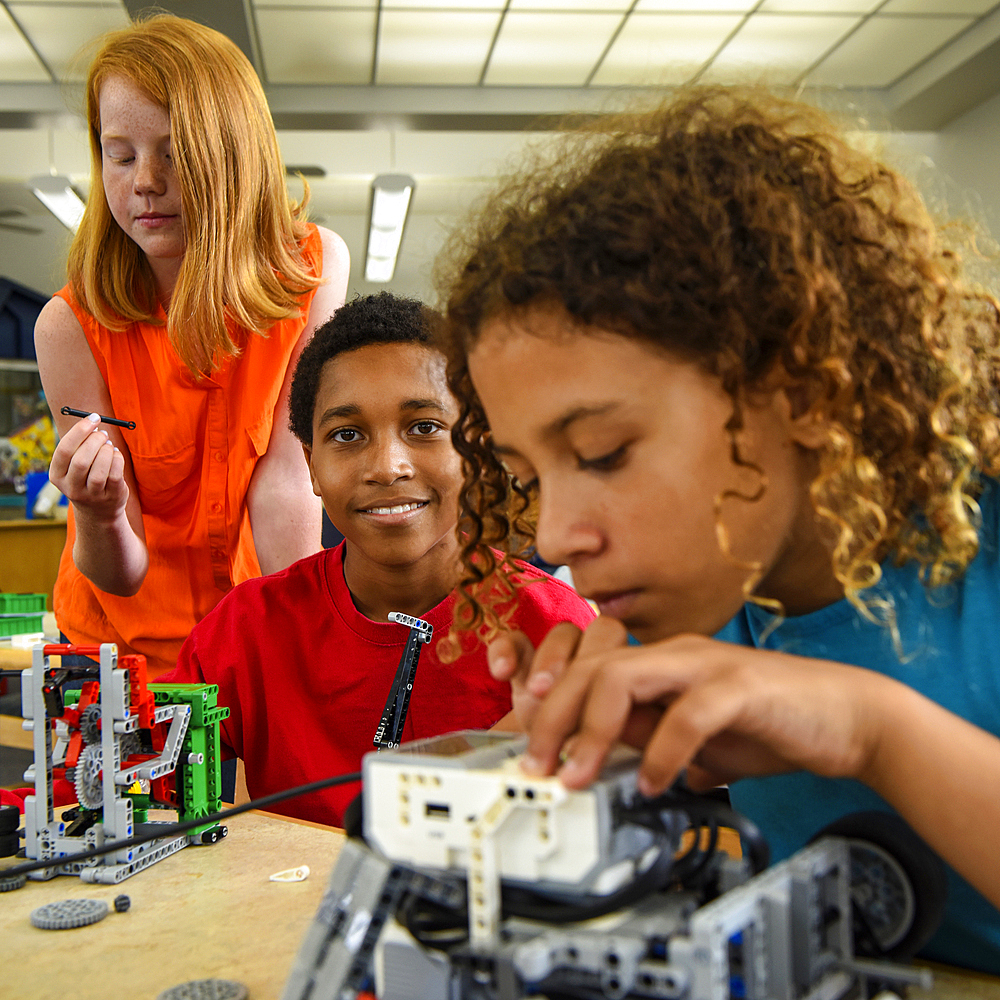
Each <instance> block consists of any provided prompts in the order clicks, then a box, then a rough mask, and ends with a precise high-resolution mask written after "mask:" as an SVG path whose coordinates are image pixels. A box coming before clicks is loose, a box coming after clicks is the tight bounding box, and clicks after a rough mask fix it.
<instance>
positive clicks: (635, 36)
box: [591, 0, 743, 87]
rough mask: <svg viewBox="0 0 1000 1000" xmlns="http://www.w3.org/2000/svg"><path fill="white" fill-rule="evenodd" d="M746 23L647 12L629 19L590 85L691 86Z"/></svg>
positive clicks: (732, 17) (729, 18)
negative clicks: (696, 75)
mask: <svg viewBox="0 0 1000 1000" xmlns="http://www.w3.org/2000/svg"><path fill="white" fill-rule="evenodd" d="M639 3H640V5H641V4H644V3H645V0H639ZM742 20H743V18H742V17H740V16H739V15H724V14H716V15H708V16H699V15H687V14H655V13H654V14H649V13H646V12H645V7H643V8H642V9H641V10H637V11H636V13H634V14H632V15H630V16H629V18H628V20H627V21H626V22H625V25H624V27H623V28H622V30H621V32H620V33H619V35H618V37H617V38H616V39H615V42H614V45H612V46H611V49H610V50H609V52H608V54H607V55H606V56H605V57H604V61H603V62H602V63H601V65H600V67H599V68H598V70H597V72H596V73H595V74H594V78H593V80H592V81H591V82H592V83H593V84H594V85H595V86H602V87H604V86H607V87H616V86H646V85H666V84H676V83H681V82H683V81H685V80H689V79H690V78H691V77H692V76H693V75H694V74H695V73H696V72H697V71H698V70H699V69H701V67H702V66H704V65H705V63H706V62H707V61H708V60H709V59H711V57H712V56H713V55H714V54H715V53H716V52H717V51H718V49H719V46H720V45H722V43H723V42H725V40H726V39H727V38H728V37H729V35H731V34H732V33H733V32H734V31H735V30H736V29H737V28H738V27H739V26H740V23H741V22H742Z"/></svg>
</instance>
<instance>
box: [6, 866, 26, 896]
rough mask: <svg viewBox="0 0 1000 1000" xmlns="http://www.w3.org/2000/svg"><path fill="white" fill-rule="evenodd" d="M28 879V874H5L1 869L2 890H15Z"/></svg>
mask: <svg viewBox="0 0 1000 1000" xmlns="http://www.w3.org/2000/svg"><path fill="white" fill-rule="evenodd" d="M27 881H28V876H27V875H5V874H4V873H3V872H2V871H0V892H13V891H14V890H15V889H20V888H22V887H23V886H24V884H25V883H26V882H27Z"/></svg>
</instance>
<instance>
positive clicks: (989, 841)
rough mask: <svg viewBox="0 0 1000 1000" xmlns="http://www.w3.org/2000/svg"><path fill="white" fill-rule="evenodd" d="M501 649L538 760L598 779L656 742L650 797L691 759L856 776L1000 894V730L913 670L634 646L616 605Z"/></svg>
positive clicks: (731, 771)
mask: <svg viewBox="0 0 1000 1000" xmlns="http://www.w3.org/2000/svg"><path fill="white" fill-rule="evenodd" d="M550 640H551V641H550ZM490 663H491V669H492V670H493V672H494V675H495V676H497V677H508V678H510V679H511V680H512V681H513V682H514V685H515V699H514V701H515V706H516V707H517V706H518V705H519V704H520V707H521V708H525V707H526V708H527V710H528V711H527V715H528V718H527V719H523V720H522V721H525V722H526V726H527V729H528V732H529V743H528V750H527V753H526V756H525V767H526V769H527V770H529V771H530V772H532V773H538V774H550V773H553V772H555V771H557V770H558V773H559V775H560V777H561V778H562V780H563V781H564V783H565V784H566V785H568V786H569V787H571V788H580V787H584V786H586V785H587V784H589V783H590V782H591V781H592V780H593V779H594V778H595V777H596V776H597V775H598V773H599V772H600V768H601V765H602V763H603V761H604V758H605V756H606V755H607V753H608V751H609V750H610V749H611V747H612V746H613V745H614V744H615V742H617V741H618V740H625V741H626V742H628V743H630V744H631V745H633V746H636V747H640V748H642V749H643V751H644V752H643V759H642V764H641V767H640V772H639V787H640V790H642V791H643V792H644V793H646V794H650V795H652V794H656V793H659V792H661V791H663V790H664V789H665V788H667V787H668V786H669V785H670V784H671V783H672V782H673V781H674V780H675V779H676V777H677V776H678V775H679V774H680V772H681V771H682V770H684V769H685V768H687V775H688V781H689V783H690V784H691V785H692V787H695V788H702V789H705V788H709V787H712V786H715V785H719V784H724V783H726V782H731V781H735V780H737V779H738V778H742V777H749V776H757V775H765V774H777V773H782V772H787V771H793V770H801V769H805V770H809V771H812V772H813V773H815V774H819V775H823V776H826V777H836V778H854V779H856V780H858V781H861V782H863V783H864V784H866V785H868V786H869V787H870V788H872V789H873V790H874V791H876V792H877V793H878V794H880V795H881V796H882V797H883V798H884V799H885V800H886V801H887V802H889V803H890V804H891V805H892V806H893V807H894V808H895V809H897V810H898V812H899V813H900V815H901V816H903V818H904V819H905V820H907V822H908V823H909V824H910V825H911V826H912V827H913V828H914V830H916V832H917V833H918V834H920V836H921V837H923V839H924V840H925V841H926V842H927V843H928V844H929V845H930V846H931V847H932V848H934V850H936V851H937V852H938V853H939V854H940V855H941V857H942V858H944V859H945V860H946V861H947V862H948V863H949V864H950V865H951V866H952V867H953V868H955V870H956V871H958V872H959V873H961V874H962V876H963V877H964V878H966V879H967V880H968V881H969V882H970V883H971V884H972V885H974V886H975V887H976V888H977V889H979V891H980V892H982V893H983V894H984V895H985V896H986V897H987V898H988V899H990V901H991V902H992V903H993V904H994V905H996V906H1000V865H997V864H996V857H997V852H996V840H997V833H996V831H997V830H1000V795H998V794H997V789H1000V739H997V738H996V737H994V736H992V735H990V734H989V733H987V732H985V731H983V730H981V729H979V728H978V727H976V726H973V725H972V724H971V723H969V722H966V721H965V720H963V719H961V718H959V717H958V716H956V715H954V714H952V713H951V712H948V711H947V710H945V709H943V708H942V707H941V706H939V705H937V704H935V703H934V702H932V701H930V700H929V699H927V698H925V697H924V696H923V695H921V694H919V693H918V692H916V691H914V690H912V689H911V688H909V687H907V686H905V685H903V684H901V683H899V682H898V681H895V680H893V679H891V678H889V677H885V676H883V675H882V674H878V673H875V672H873V671H869V670H862V669H860V668H858V667H849V666H845V665H844V664H840V663H832V662H829V661H824V660H813V659H807V658H805V657H797V656H791V655H788V654H784V653H776V652H772V651H769V650H756V649H748V648H745V647H742V646H734V645H731V644H729V643H724V642H717V641H715V640H712V639H707V638H705V637H703V636H678V637H676V638H673V639H668V640H664V641H662V642H657V643H651V644H649V645H646V646H639V647H635V646H628V645H627V637H626V634H625V629H624V628H623V627H622V625H621V624H620V623H619V622H616V621H614V620H613V619H606V618H598V619H597V621H595V622H594V624H593V625H591V626H590V627H589V628H588V629H587V631H586V633H584V634H583V635H582V636H581V634H580V633H579V631H576V632H575V634H571V633H570V631H569V630H562V631H560V632H558V633H557V632H555V630H553V633H551V634H550V636H549V637H548V638H547V639H546V641H545V642H544V643H543V644H542V645H541V646H540V647H539V650H538V652H537V653H534V654H533V655H531V656H530V657H529V656H526V655H525V653H524V650H523V647H522V648H519V646H518V644H517V643H514V642H511V641H510V640H509V639H505V640H504V641H503V642H502V643H501V644H500V645H499V646H498V647H497V649H496V650H493V649H491V655H490ZM518 688H520V689H521V692H522V696H521V698H520V701H519V698H518V697H517V692H518ZM525 695H528V696H530V697H526V696H525ZM563 751H566V757H565V760H564V762H562V763H561V762H560V754H561V753H562V752H563Z"/></svg>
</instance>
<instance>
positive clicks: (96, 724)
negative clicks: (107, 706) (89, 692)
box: [80, 704, 101, 744]
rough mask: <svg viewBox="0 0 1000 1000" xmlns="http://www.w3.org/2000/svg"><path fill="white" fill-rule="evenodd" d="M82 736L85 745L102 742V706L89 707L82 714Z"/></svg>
mask: <svg viewBox="0 0 1000 1000" xmlns="http://www.w3.org/2000/svg"><path fill="white" fill-rule="evenodd" d="M80 735H81V736H82V737H83V742H84V743H88V744H89V743H100V741H101V706H100V705H96V704H95V705H88V706H87V707H86V708H85V709H84V710H83V711H82V712H81V713H80Z"/></svg>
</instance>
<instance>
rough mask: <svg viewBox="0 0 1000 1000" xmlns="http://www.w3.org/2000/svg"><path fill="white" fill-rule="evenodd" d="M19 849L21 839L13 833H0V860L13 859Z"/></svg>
mask: <svg viewBox="0 0 1000 1000" xmlns="http://www.w3.org/2000/svg"><path fill="white" fill-rule="evenodd" d="M20 849H21V838H20V837H19V836H18V835H17V832H16V831H15V832H14V833H0V858H10V857H13V856H14V855H15V854H17V852H18V851H19V850H20Z"/></svg>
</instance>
